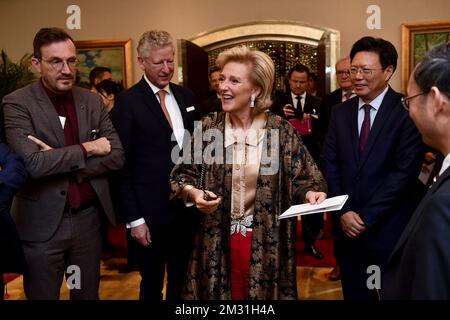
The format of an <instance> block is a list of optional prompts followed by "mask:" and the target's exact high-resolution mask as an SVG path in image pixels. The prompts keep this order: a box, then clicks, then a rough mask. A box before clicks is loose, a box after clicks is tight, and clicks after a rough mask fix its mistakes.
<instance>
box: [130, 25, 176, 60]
mask: <svg viewBox="0 0 450 320" xmlns="http://www.w3.org/2000/svg"><path fill="white" fill-rule="evenodd" d="M166 46H171V47H172V49H173V50H174V51H175V46H174V43H173V39H172V36H171V35H170V33H168V32H167V31H162V30H150V31H146V32H144V33H143V34H142V36H141V38H140V39H139V43H138V46H137V52H138V55H139V56H140V57H142V58H147V57H148V51H149V50H150V49H158V48H163V47H166Z"/></svg>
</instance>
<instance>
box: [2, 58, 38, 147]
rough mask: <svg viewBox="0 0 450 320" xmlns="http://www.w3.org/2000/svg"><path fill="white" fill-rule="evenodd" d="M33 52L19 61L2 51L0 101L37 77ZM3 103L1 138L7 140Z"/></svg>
mask: <svg viewBox="0 0 450 320" xmlns="http://www.w3.org/2000/svg"><path fill="white" fill-rule="evenodd" d="M31 56H32V55H31V54H25V55H24V56H23V57H22V58H21V59H20V60H19V61H18V62H17V63H14V62H12V61H11V59H9V57H8V55H7V54H6V52H5V51H4V50H2V51H1V53H0V102H1V101H2V100H3V97H4V96H6V95H7V94H8V93H11V92H13V91H14V90H16V89H19V88H21V87H24V86H26V85H27V84H29V83H30V82H32V81H34V80H35V79H36V77H35V75H34V73H33V72H32V71H31V70H30V65H31ZM4 131H5V128H4V125H3V105H2V106H1V107H0V140H3V141H4V140H5V139H4V138H5V134H4V133H5V132H4Z"/></svg>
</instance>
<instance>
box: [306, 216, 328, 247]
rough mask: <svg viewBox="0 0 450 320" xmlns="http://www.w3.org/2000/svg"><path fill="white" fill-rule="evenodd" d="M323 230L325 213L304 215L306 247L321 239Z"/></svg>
mask: <svg viewBox="0 0 450 320" xmlns="http://www.w3.org/2000/svg"><path fill="white" fill-rule="evenodd" d="M322 230H323V214H322V213H316V214H308V215H304V216H302V237H303V242H304V243H305V248H306V247H308V246H312V245H313V244H314V242H315V241H316V240H317V239H320V237H321V234H322Z"/></svg>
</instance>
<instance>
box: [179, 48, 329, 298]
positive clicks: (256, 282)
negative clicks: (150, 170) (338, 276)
mask: <svg viewBox="0 0 450 320" xmlns="http://www.w3.org/2000/svg"><path fill="white" fill-rule="evenodd" d="M217 63H218V65H219V67H220V69H221V70H222V71H221V75H220V84H219V93H220V96H221V100H222V106H223V111H224V112H221V113H219V114H217V113H212V114H210V115H208V116H206V117H204V118H203V120H202V123H201V124H202V130H203V132H204V134H206V135H207V134H208V133H207V131H208V130H209V129H211V127H213V131H211V132H212V134H214V133H216V134H217V133H221V138H220V137H216V139H215V142H214V143H216V152H214V156H215V157H216V158H215V161H213V163H212V164H210V163H211V161H208V159H204V160H203V161H202V163H196V162H194V163H193V164H186V163H185V164H178V165H177V166H175V168H174V170H173V171H172V174H171V186H172V190H173V195H174V196H179V197H183V198H184V199H185V201H186V203H189V202H192V203H194V204H195V205H196V207H197V208H198V210H200V211H201V212H203V213H204V215H203V221H202V223H201V225H200V228H199V229H198V232H197V238H196V247H195V249H194V252H193V255H192V257H191V260H190V264H189V270H188V281H187V285H186V287H185V292H184V298H186V299H296V298H297V289H296V259H295V241H296V239H295V238H296V237H295V235H296V219H287V220H286V219H284V220H279V219H278V217H279V215H280V214H281V213H282V212H283V211H284V210H286V209H287V208H289V206H291V205H292V204H295V203H302V202H305V201H307V202H311V203H316V202H321V201H323V200H324V199H325V197H326V194H325V193H324V192H325V191H326V184H325V182H324V179H323V177H322V175H321V173H320V171H319V170H318V169H317V166H316V165H315V163H314V161H313V159H312V158H311V156H310V155H309V153H308V152H307V150H306V149H305V147H304V146H303V144H302V142H301V139H300V137H299V136H298V134H297V133H296V131H295V129H294V128H293V127H292V126H291V125H290V124H289V123H288V122H286V121H285V120H283V119H282V118H280V117H278V116H276V115H273V114H271V113H269V112H266V111H267V110H268V108H269V107H270V105H271V99H270V94H271V89H272V85H273V79H274V65H273V62H272V60H271V59H270V57H269V56H267V55H266V54H265V53H263V52H260V51H257V50H250V49H249V48H247V47H245V46H240V47H234V48H231V49H229V50H227V51H225V52H223V53H221V54H220V55H219V57H218V60H217ZM211 132H210V133H211ZM209 144H210V142H205V143H203V150H205V148H207V147H208V145H209ZM217 145H219V146H218V147H217ZM195 146H196V144H195V141H193V144H192V150H193V152H196V151H198V150H195ZM203 150H200V151H202V152H203ZM205 153H206V152H205ZM221 155H222V156H221ZM221 158H222V159H221ZM202 167H203V169H204V170H203V171H204V172H203V175H202V173H201V171H202ZM200 180H203V181H202V183H201V184H202V185H203V186H204V190H202V189H200V188H197V187H198V186H199V183H200ZM216 197H217V199H214V198H216ZM205 198H206V199H208V200H205Z"/></svg>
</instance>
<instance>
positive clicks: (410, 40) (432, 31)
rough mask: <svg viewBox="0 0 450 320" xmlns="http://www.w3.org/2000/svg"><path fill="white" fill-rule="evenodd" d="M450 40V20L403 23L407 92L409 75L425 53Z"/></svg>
mask: <svg viewBox="0 0 450 320" xmlns="http://www.w3.org/2000/svg"><path fill="white" fill-rule="evenodd" d="M448 41H450V20H448V21H434V22H421V23H408V24H402V90H403V92H404V93H406V88H407V86H408V80H409V75H410V74H411V71H412V70H413V69H414V67H415V65H416V64H417V63H418V62H420V60H422V58H423V57H424V55H425V53H426V52H427V51H428V50H430V49H431V48H433V47H434V46H436V45H438V44H441V43H445V42H448Z"/></svg>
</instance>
